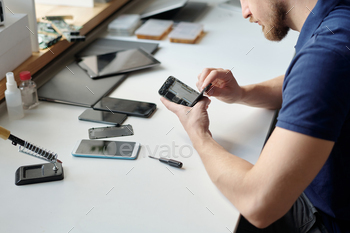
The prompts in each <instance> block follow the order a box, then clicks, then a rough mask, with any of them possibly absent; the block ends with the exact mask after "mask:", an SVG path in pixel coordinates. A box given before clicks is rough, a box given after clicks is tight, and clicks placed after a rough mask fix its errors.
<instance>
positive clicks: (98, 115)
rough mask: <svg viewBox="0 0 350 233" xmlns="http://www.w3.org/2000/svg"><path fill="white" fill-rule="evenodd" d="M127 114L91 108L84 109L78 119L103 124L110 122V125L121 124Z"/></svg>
mask: <svg viewBox="0 0 350 233" xmlns="http://www.w3.org/2000/svg"><path fill="white" fill-rule="evenodd" d="M127 117H128V115H126V114H121V113H112V112H105V111H98V110H93V109H86V110H85V111H84V112H83V113H82V114H81V115H80V116H79V117H78V119H79V120H81V121H91V122H97V123H103V124H111V125H117V126H119V125H121V124H122V123H123V122H124V121H125V120H126V118H127Z"/></svg>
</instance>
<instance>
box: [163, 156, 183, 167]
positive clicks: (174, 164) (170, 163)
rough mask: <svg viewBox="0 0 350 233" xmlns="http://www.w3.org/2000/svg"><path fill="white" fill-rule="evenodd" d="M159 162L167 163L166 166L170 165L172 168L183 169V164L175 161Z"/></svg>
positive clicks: (165, 160) (164, 160)
mask: <svg viewBox="0 0 350 233" xmlns="http://www.w3.org/2000/svg"><path fill="white" fill-rule="evenodd" d="M159 161H160V162H162V163H166V164H168V165H169V166H172V167H177V168H182V163H181V162H179V161H176V160H173V159H164V158H160V159H159Z"/></svg>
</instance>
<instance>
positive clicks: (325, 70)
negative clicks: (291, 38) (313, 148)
mask: <svg viewBox="0 0 350 233" xmlns="http://www.w3.org/2000/svg"><path fill="white" fill-rule="evenodd" d="M295 49H296V55H295V57H294V59H293V60H292V62H291V64H290V66H289V68H288V70H287V72H286V75H285V80H284V83H283V95H282V97H283V104H282V108H281V111H280V114H279V117H278V122H277V126H278V127H281V128H284V129H288V130H291V131H295V132H299V133H302V134H305V135H309V136H312V137H316V138H321V139H325V140H330V141H334V142H335V145H334V147H333V150H332V152H331V154H330V156H329V158H328V160H327V161H326V163H325V165H324V166H323V168H322V169H321V171H320V172H319V174H318V175H317V176H316V178H315V179H314V180H313V181H312V183H311V184H310V185H309V186H308V187H307V189H306V190H305V194H306V195H307V196H308V198H309V199H310V201H311V202H312V203H313V205H314V206H315V207H316V208H317V209H318V210H319V212H320V213H321V216H322V219H323V221H324V223H325V225H326V227H327V228H328V230H329V231H330V232H342V233H343V232H350V0H318V2H317V4H316V6H315V7H314V9H313V10H312V12H311V13H310V14H309V16H308V18H307V20H306V21H305V24H304V26H303V28H302V30H301V32H300V36H299V39H298V42H297V45H296V47H295Z"/></svg>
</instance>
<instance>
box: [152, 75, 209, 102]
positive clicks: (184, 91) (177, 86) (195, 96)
mask: <svg viewBox="0 0 350 233" xmlns="http://www.w3.org/2000/svg"><path fill="white" fill-rule="evenodd" d="M210 86H211V84H209V85H208V86H207V87H205V88H204V89H203V91H202V92H201V93H199V92H197V91H195V90H194V89H192V88H191V87H189V86H187V85H186V84H184V83H183V82H181V81H180V80H178V79H176V78H175V77H173V76H170V77H169V78H168V79H167V80H166V81H165V83H164V84H163V86H162V87H161V88H160V89H159V91H158V93H159V94H160V95H161V96H164V97H165V98H167V99H168V100H170V101H172V102H174V103H177V104H182V105H185V106H189V107H193V106H194V105H195V104H196V103H197V102H198V101H199V100H200V99H201V98H202V96H203V94H204V92H206V91H207V90H208V88H210Z"/></svg>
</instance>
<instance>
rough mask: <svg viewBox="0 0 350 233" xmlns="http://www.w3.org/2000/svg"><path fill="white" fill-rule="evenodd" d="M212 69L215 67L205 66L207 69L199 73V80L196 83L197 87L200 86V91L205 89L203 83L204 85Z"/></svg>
mask: <svg viewBox="0 0 350 233" xmlns="http://www.w3.org/2000/svg"><path fill="white" fill-rule="evenodd" d="M212 70H214V69H213V68H205V69H204V70H203V71H202V73H200V74H199V75H198V81H197V83H196V85H197V88H198V90H199V91H202V90H203V88H201V87H202V85H203V82H204V80H205V79H206V78H207V76H208V75H209V74H210V72H211V71H212Z"/></svg>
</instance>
